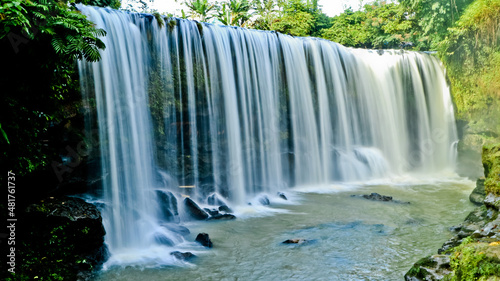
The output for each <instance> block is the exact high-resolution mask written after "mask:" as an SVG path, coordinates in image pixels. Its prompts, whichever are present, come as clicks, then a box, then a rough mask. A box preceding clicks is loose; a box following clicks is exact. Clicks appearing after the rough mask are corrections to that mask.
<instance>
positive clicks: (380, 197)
mask: <svg viewBox="0 0 500 281" xmlns="http://www.w3.org/2000/svg"><path fill="white" fill-rule="evenodd" d="M351 197H362V198H365V199H368V200H373V201H381V202H394V203H400V204H410V202H403V201H399V200H393V199H392V196H386V195H381V194H378V193H375V192H373V193H371V194H369V195H368V194H363V195H351Z"/></svg>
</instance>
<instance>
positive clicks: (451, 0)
mask: <svg viewBox="0 0 500 281" xmlns="http://www.w3.org/2000/svg"><path fill="white" fill-rule="evenodd" d="M472 1H473V0H402V1H400V2H401V5H402V6H403V7H404V8H405V9H406V10H407V12H408V17H409V20H411V21H413V22H414V23H415V25H416V28H415V29H414V32H413V34H412V40H413V42H414V43H415V44H416V45H417V47H418V49H421V50H429V49H436V47H437V44H438V43H439V42H440V41H441V40H442V39H443V38H444V37H445V36H446V34H447V32H448V28H449V27H451V26H452V25H453V24H454V23H455V21H456V20H457V19H458V18H459V16H460V15H461V14H462V13H463V11H464V9H465V8H466V7H467V5H469V4H470V3H471V2H472Z"/></svg>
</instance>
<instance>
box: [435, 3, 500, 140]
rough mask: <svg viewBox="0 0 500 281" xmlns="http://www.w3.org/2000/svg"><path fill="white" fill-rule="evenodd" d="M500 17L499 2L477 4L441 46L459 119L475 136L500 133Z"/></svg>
mask: <svg viewBox="0 0 500 281" xmlns="http://www.w3.org/2000/svg"><path fill="white" fill-rule="evenodd" d="M499 14H500V1H499V0H476V1H474V2H473V3H472V4H471V5H470V6H468V7H467V9H466V10H465V11H464V13H463V15H462V16H461V17H460V19H459V20H458V21H457V22H456V23H455V25H454V26H453V27H452V28H450V29H449V33H448V34H447V36H446V38H444V39H443V41H441V42H440V43H439V45H438V46H439V54H440V57H441V59H442V60H443V62H444V63H445V64H446V66H447V69H448V76H449V77H450V82H451V87H452V92H453V96H454V98H455V103H456V105H457V115H458V117H459V118H461V119H465V120H470V121H473V122H471V125H470V126H471V129H472V130H474V131H476V132H493V133H495V132H496V134H498V132H500V123H499V122H498V120H499V119H500V46H499V42H500V37H499V35H500V34H499V33H498V30H499V28H500V18H499V17H498V15H499Z"/></svg>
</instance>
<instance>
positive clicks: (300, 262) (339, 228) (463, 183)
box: [98, 180, 473, 281]
mask: <svg viewBox="0 0 500 281" xmlns="http://www.w3.org/2000/svg"><path fill="white" fill-rule="evenodd" d="M311 188H312V189H316V190H315V191H316V192H318V193H302V192H300V190H304V189H303V188H299V189H295V190H294V191H291V193H287V195H288V196H289V197H290V200H289V201H283V200H280V199H278V198H275V199H274V200H272V204H271V205H272V206H271V207H269V209H267V210H266V209H263V208H258V207H252V206H248V207H245V208H243V209H240V210H239V212H240V214H239V218H238V219H236V220H234V221H220V222H201V223H188V224H186V226H188V227H189V229H190V230H191V235H189V238H188V239H187V240H191V241H194V238H195V237H196V235H197V234H198V233H199V232H206V233H208V234H209V235H210V237H211V240H212V242H213V243H214V247H213V249H207V250H205V249H203V247H199V246H196V245H185V246H184V247H181V248H180V250H184V251H187V250H189V251H192V252H193V253H196V255H197V256H198V258H196V259H194V260H193V261H192V262H191V263H186V264H178V265H177V266H160V265H158V264H157V263H156V262H158V260H157V261H151V263H150V264H149V265H136V266H128V267H123V266H116V267H111V268H109V269H108V270H106V271H103V272H102V273H101V274H100V276H99V278H98V280H102V281H104V280H402V279H403V275H404V274H405V273H406V272H407V271H408V270H409V269H410V267H411V266H412V264H413V263H415V262H416V261H417V260H418V259H420V258H422V257H424V256H427V255H430V254H435V253H436V251H437V249H438V248H439V247H441V245H442V244H443V242H444V241H446V240H447V239H449V238H450V237H451V235H452V233H451V232H450V231H449V227H450V226H453V225H457V224H459V223H460V222H462V221H463V219H464V218H465V217H466V215H467V214H468V213H469V212H470V211H471V210H472V209H473V205H472V204H471V203H469V200H468V195H469V194H470V192H471V190H472V188H473V183H472V182H471V181H468V180H450V181H447V182H437V181H436V182H429V183H427V184H425V183H423V184H419V185H407V184H396V185H360V186H356V185H353V186H333V185H332V186H323V187H316V188H315V187H307V189H311ZM297 190H299V191H297ZM372 192H377V193H380V194H383V195H391V196H393V199H394V200H400V201H408V202H410V204H401V203H395V202H378V201H370V200H366V199H364V198H359V197H351V195H354V194H358V195H360V194H370V193H372ZM290 201H291V202H293V204H292V203H291V202H290ZM280 203H282V204H280ZM240 216H241V217H240ZM292 238H304V239H307V240H311V242H310V243H304V244H300V245H295V244H292V245H284V244H282V243H281V242H283V241H285V240H287V239H292ZM172 250H173V249H172V248H164V249H163V251H164V252H163V254H164V255H168V254H169V252H170V251H172ZM148 267H149V268H148Z"/></svg>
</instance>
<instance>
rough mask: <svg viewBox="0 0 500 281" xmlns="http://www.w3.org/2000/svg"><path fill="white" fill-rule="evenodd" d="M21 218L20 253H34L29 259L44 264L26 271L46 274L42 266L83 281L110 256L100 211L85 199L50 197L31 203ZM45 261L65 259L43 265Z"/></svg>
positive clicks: (40, 274) (65, 276) (69, 277)
mask: <svg viewBox="0 0 500 281" xmlns="http://www.w3.org/2000/svg"><path fill="white" fill-rule="evenodd" d="M21 219H22V221H23V225H22V228H21V229H20V237H19V241H23V243H22V245H21V246H20V252H21V253H24V254H26V253H31V255H29V256H30V258H31V259H33V261H38V263H37V264H38V265H39V266H40V267H41V268H40V269H38V268H33V269H32V270H30V271H27V272H29V273H28V274H31V272H32V271H33V272H35V271H39V270H41V271H42V272H38V273H37V275H39V276H43V274H44V273H43V271H47V270H48V269H43V268H50V270H51V271H52V272H60V275H61V276H63V277H64V278H65V279H66V278H68V280H82V279H86V278H88V276H89V275H90V274H91V272H92V271H93V270H96V269H99V268H100V266H101V265H102V264H103V263H104V261H106V259H107V258H108V251H107V247H106V246H105V245H104V235H105V234H106V232H105V230H104V227H103V225H102V217H101V213H100V212H99V210H98V209H97V208H96V207H95V206H94V205H92V204H89V203H87V202H85V201H84V200H82V199H79V198H72V197H60V198H52V197H51V198H48V199H44V200H40V201H39V202H37V203H34V204H31V205H29V206H28V207H27V208H26V209H25V210H24V212H23V214H22V218H20V220H21ZM43 257H47V259H43ZM45 260H62V261H63V262H59V263H57V264H44V263H46V262H45ZM33 261H31V262H33ZM38 265H37V266H38ZM35 267H36V266H35ZM42 267H43V268H42ZM33 274H35V273H33ZM85 276H86V277H85ZM33 277H34V276H33Z"/></svg>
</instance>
